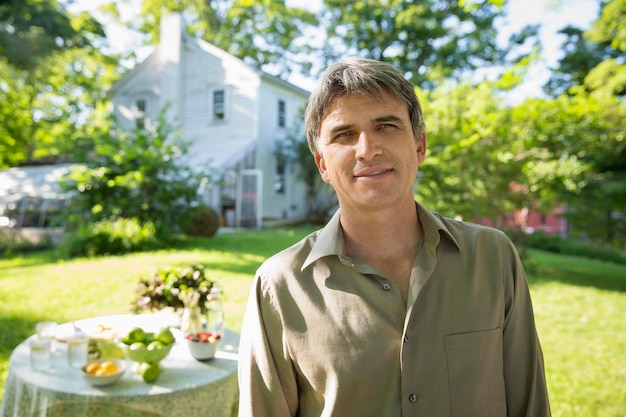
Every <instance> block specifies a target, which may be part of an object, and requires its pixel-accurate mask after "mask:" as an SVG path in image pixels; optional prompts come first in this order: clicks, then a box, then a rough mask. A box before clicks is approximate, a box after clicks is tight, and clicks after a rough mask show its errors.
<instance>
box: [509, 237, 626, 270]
mask: <svg viewBox="0 0 626 417" xmlns="http://www.w3.org/2000/svg"><path fill="white" fill-rule="evenodd" d="M506 232H507V234H508V235H509V236H512V239H513V240H516V239H515V237H517V236H518V231H517V230H508V231H506ZM524 243H525V244H526V245H527V246H528V247H529V248H532V249H540V250H544V251H548V252H554V253H561V254H563V255H574V256H581V257H584V258H589V259H596V260H599V261H608V262H614V263H617V264H622V265H626V255H625V254H624V253H623V252H621V251H616V250H610V249H605V248H601V247H598V246H595V245H593V244H591V243H589V242H584V241H581V240H578V239H572V238H568V239H564V238H561V237H559V236H558V235H548V234H545V233H542V232H536V233H530V234H527V235H525V236H524Z"/></svg>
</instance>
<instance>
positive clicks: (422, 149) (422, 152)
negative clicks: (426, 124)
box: [415, 132, 426, 164]
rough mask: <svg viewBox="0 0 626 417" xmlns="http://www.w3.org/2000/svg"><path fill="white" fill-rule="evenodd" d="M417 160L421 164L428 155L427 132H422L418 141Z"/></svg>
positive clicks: (416, 148)
mask: <svg viewBox="0 0 626 417" xmlns="http://www.w3.org/2000/svg"><path fill="white" fill-rule="evenodd" d="M415 150H416V151H417V161H418V162H419V163H420V164H421V163H422V162H424V158H425V157H426V132H422V134H421V136H420V137H419V138H418V139H417V141H416V147H415Z"/></svg>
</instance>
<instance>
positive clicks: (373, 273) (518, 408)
mask: <svg viewBox="0 0 626 417" xmlns="http://www.w3.org/2000/svg"><path fill="white" fill-rule="evenodd" d="M417 211H418V215H419V218H420V221H421V224H422V228H423V231H424V240H423V245H422V247H421V249H420V250H419V251H418V253H417V254H416V257H415V262H414V264H413V271H412V274H411V287H410V291H409V300H408V303H407V305H405V303H404V301H403V298H402V295H401V293H400V290H399V289H398V287H397V286H396V284H395V283H394V281H393V280H391V279H389V278H388V277H385V276H384V275H383V274H381V273H380V272H379V271H377V270H376V269H374V268H372V267H370V266H368V265H365V264H362V263H359V262H358V261H357V260H353V259H350V257H349V256H348V255H347V254H346V253H345V250H344V244H343V234H342V232H341V227H340V224H339V216H340V213H339V212H338V213H337V214H335V216H334V217H333V218H332V219H331V221H330V222H329V223H328V224H327V225H326V226H325V227H324V228H323V229H321V230H320V231H317V232H315V233H313V234H311V235H309V236H307V237H306V238H304V239H303V240H302V241H300V242H299V243H297V244H296V245H294V246H292V247H290V248H288V249H286V250H284V251H282V252H280V253H278V254H276V255H275V256H273V257H271V258H270V259H268V260H267V261H266V262H264V264H263V265H262V266H261V267H260V268H259V270H258V272H257V274H256V277H255V279H254V283H253V286H252V289H251V294H250V298H249V302H248V306H247V310H246V314H245V318H244V322H243V328H242V335H241V345H240V351H239V354H240V359H239V386H240V393H241V394H240V402H239V416H241V417H247V416H255V417H260V416H263V417H283V416H285V417H286V416H300V417H321V416H324V417H331V416H332V417H399V416H404V417H407V416H415V417H418V416H420V417H421V416H425V417H448V416H449V417H473V416H475V417H496V416H515V417H522V416H526V417H530V416H534V417H543V416H549V415H550V410H549V403H548V395H547V390H546V384H545V377H544V369H543V358H542V353H541V347H540V345H539V341H538V338H537V334H536V330H535V323H534V318H533V311H532V306H531V300H530V295H529V291H528V285H527V282H526V277H525V274H524V271H523V268H522V265H521V263H520V260H519V258H518V255H517V252H516V250H515V247H514V246H513V244H512V243H511V241H510V240H509V239H508V238H507V237H506V236H505V235H504V234H503V233H502V232H500V231H497V230H495V229H491V228H487V227H483V226H478V225H473V224H469V223H464V222H460V221H455V220H451V219H447V218H444V217H441V216H439V215H437V214H435V213H431V212H429V211H427V210H426V209H424V208H423V207H422V206H421V205H419V204H417Z"/></svg>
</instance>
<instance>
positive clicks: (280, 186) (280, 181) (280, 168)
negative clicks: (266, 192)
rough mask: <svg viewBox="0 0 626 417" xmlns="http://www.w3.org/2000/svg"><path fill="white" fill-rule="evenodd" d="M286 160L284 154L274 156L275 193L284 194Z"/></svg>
mask: <svg viewBox="0 0 626 417" xmlns="http://www.w3.org/2000/svg"><path fill="white" fill-rule="evenodd" d="M286 166H287V160H286V158H285V157H284V156H282V155H281V156H278V157H277V158H276V174H275V175H274V191H276V193H277V194H285V168H286Z"/></svg>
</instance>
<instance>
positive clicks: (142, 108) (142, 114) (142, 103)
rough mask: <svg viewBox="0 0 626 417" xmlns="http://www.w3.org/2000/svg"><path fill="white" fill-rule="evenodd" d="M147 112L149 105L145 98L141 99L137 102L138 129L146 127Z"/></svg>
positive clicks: (136, 117)
mask: <svg viewBox="0 0 626 417" xmlns="http://www.w3.org/2000/svg"><path fill="white" fill-rule="evenodd" d="M146 112H147V105H146V100H145V99H143V98H142V99H139V100H137V101H136V102H135V124H136V126H137V129H145V128H146Z"/></svg>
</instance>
